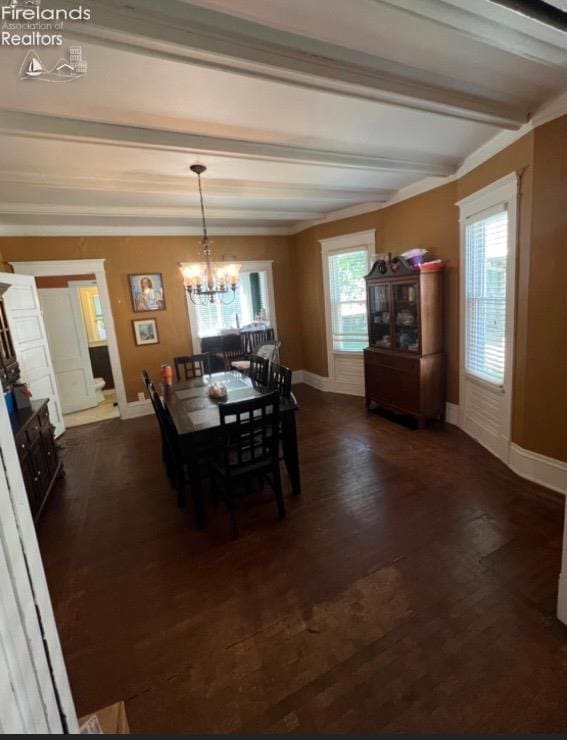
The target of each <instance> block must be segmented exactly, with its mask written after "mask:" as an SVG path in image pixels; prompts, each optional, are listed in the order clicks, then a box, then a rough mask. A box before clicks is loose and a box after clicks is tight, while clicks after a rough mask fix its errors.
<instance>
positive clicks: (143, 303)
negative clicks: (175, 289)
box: [130, 272, 165, 312]
mask: <svg viewBox="0 0 567 740" xmlns="http://www.w3.org/2000/svg"><path fill="white" fill-rule="evenodd" d="M130 291H131V293H132V303H133V305H134V311H136V312H139V311H163V309H164V308H165V299H164V295H163V283H162V277H161V273H159V272H156V273H149V274H147V275H130Z"/></svg>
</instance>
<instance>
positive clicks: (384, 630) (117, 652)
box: [39, 386, 567, 732]
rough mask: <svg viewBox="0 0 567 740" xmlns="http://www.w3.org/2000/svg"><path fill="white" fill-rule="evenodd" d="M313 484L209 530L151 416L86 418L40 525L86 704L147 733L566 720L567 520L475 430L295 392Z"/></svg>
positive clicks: (68, 447) (475, 727) (517, 727)
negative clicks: (566, 557)
mask: <svg viewBox="0 0 567 740" xmlns="http://www.w3.org/2000/svg"><path fill="white" fill-rule="evenodd" d="M296 391H297V396H298V399H299V401H300V404H301V411H300V412H299V416H298V430H299V436H300V459H301V470H302V487H303V495H302V496H301V497H300V498H299V499H293V498H292V497H291V495H290V494H289V482H288V481H287V478H285V477H284V484H285V486H286V500H287V504H288V518H287V519H286V520H285V521H284V522H278V521H277V519H276V510H275V505H274V503H273V501H272V499H271V496H270V495H269V494H268V492H266V493H265V494H264V493H261V492H260V493H257V494H254V495H253V496H252V498H250V499H247V500H246V501H244V502H243V503H242V505H241V507H240V510H239V513H238V516H239V522H240V525H241V530H242V535H241V537H240V539H239V540H236V541H234V540H232V539H231V536H230V527H229V521H228V516H227V515H226V512H225V511H224V510H223V509H222V508H219V509H218V510H216V511H214V512H213V513H212V521H211V522H210V525H209V527H208V529H207V530H206V531H197V530H196V529H195V528H194V526H193V522H192V517H191V513H190V512H189V511H185V512H182V511H180V510H178V509H177V508H176V506H175V497H174V494H173V492H172V491H171V489H170V488H169V487H168V485H167V483H166V480H165V476H164V472H163V467H162V464H161V456H160V445H159V434H158V429H157V424H156V422H155V420H154V418H153V417H144V418H141V419H136V420H133V421H129V422H121V421H119V420H112V421H107V422H102V423H99V424H95V425H90V426H84V427H78V428H75V429H72V430H69V431H68V432H66V434H65V435H64V437H63V439H62V442H63V443H64V446H65V453H64V459H65V466H66V470H67V478H66V480H65V481H64V482H63V484H62V485H61V486H60V487H59V488H58V489H57V490H56V491H54V495H53V496H52V499H51V501H50V504H49V506H48V508H47V510H46V511H45V515H44V517H43V521H42V522H41V525H40V532H39V534H40V544H41V549H42V552H43V556H44V560H45V565H46V570H47V576H48V581H49V586H50V591H51V594H52V598H53V601H54V605H55V611H56V618H57V622H58V625H59V629H60V634H61V640H62V644H63V650H64V653H65V657H66V660H67V666H68V670H69V675H70V680H71V687H72V690H73V695H74V697H75V701H76V705H77V710H78V712H79V715H83V714H85V713H86V712H89V711H91V710H94V709H96V708H98V707H102V706H106V705H108V704H110V703H112V702H114V701H118V700H120V699H124V700H125V701H126V709H127V713H128V719H129V721H130V725H131V728H132V731H133V732H136V731H137V732H160V731H161V732H199V731H200V732H205V731H208V732H230V731H247V732H260V731H270V732H301V731H303V732H323V731H327V732H345V731H357V732H367V731H377V732H401V731H423V732H425V731H427V732H448V731H451V732H517V731H523V732H565V731H567V699H566V696H565V686H567V628H565V627H563V626H562V625H561V624H560V623H559V622H558V621H557V620H556V618H555V604H556V591H557V578H558V574H559V568H560V555H561V533H562V526H563V513H562V509H561V507H560V506H559V504H558V503H557V502H556V501H555V500H554V497H552V496H548V494H547V493H546V492H545V491H544V490H543V489H541V488H539V487H538V486H536V485H533V484H531V483H528V482H527V481H524V480H522V479H520V478H518V477H517V476H515V475H514V474H513V473H512V472H511V471H509V470H508V469H507V468H506V467H505V466H504V465H502V464H501V463H500V462H499V461H498V460H496V459H495V458H493V457H492V456H491V455H490V454H488V453H487V452H486V451H485V450H484V449H483V448H481V447H480V446H479V445H477V444H476V443H475V442H474V441H473V440H471V439H470V438H468V437H467V436H466V435H464V434H463V433H462V432H460V431H459V430H457V429H456V428H454V427H451V426H448V425H446V426H443V425H437V426H434V427H432V428H430V429H428V430H425V431H411V430H409V429H406V428H404V427H403V426H400V425H399V424H396V423H394V422H392V421H389V420H387V419H384V418H382V417H380V416H378V415H374V414H367V413H366V412H365V411H364V409H363V402H362V400H361V399H358V398H352V397H347V396H337V395H331V394H323V393H320V392H318V391H316V390H314V389H311V388H309V387H307V386H296Z"/></svg>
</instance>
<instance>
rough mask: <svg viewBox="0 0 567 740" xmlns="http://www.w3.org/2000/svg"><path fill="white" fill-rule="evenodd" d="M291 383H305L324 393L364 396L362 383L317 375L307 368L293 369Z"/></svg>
mask: <svg viewBox="0 0 567 740" xmlns="http://www.w3.org/2000/svg"><path fill="white" fill-rule="evenodd" d="M292 382H293V383H305V384H306V385H310V386H312V387H313V388H317V390H319V391H323V392H324V393H342V394H344V395H347V396H364V385H360V384H357V383H341V382H339V381H336V380H333V379H332V378H328V377H324V376H323V375H317V374H316V373H312V372H310V371H309V370H295V371H294V373H293V380H292Z"/></svg>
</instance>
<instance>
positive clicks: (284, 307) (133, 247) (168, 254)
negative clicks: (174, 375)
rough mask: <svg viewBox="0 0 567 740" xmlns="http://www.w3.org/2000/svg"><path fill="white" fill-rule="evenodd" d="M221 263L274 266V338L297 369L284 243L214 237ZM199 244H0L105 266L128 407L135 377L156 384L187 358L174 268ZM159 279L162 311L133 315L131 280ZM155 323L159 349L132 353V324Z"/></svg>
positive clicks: (13, 257) (19, 254)
mask: <svg viewBox="0 0 567 740" xmlns="http://www.w3.org/2000/svg"><path fill="white" fill-rule="evenodd" d="M213 248H214V249H215V250H216V255H217V257H218V258H219V259H220V258H221V257H222V256H223V255H224V256H225V257H226V259H234V260H273V261H274V264H273V274H274V291H275V301H276V313H277V321H278V331H279V335H280V338H281V340H282V350H281V356H282V362H284V363H286V364H287V365H289V366H290V367H291V368H293V369H299V368H301V366H302V358H301V341H300V337H299V335H298V323H297V314H296V311H297V304H296V302H295V301H294V299H293V294H292V292H291V291H290V285H292V284H293V278H294V270H293V265H292V259H291V258H292V251H291V249H290V248H289V243H288V239H287V237H283V236H281V237H280V236H252V237H249V236H246V237H244V236H243V237H236V236H235V237H218V238H217V239H216V240H215V244H214V247H213ZM199 252H200V247H199V244H198V239H197V237H14V238H12V237H5V238H3V239H2V256H3V258H4V260H6V261H7V262H14V261H17V260H21V261H24V260H45V259H52V260H55V259H57V260H63V259H95V258H98V259H100V258H104V259H106V263H105V268H106V275H107V280H108V289H109V293H110V300H111V303H112V312H113V315H114V324H115V327H116V334H117V338H118V347H119V351H120V360H121V363H122V372H123V374H124V382H125V385H126V393H127V397H128V400H129V401H135V400H137V395H138V392H139V391H142V390H143V385H142V381H141V379H140V373H141V371H142V369H143V368H147V369H148V370H149V371H150V373H151V374H153V375H154V376H157V375H158V373H159V368H160V365H161V364H162V363H163V362H171V360H172V357H173V356H174V355H177V354H185V353H187V352H188V351H191V348H192V345H191V336H190V330H189V319H188V316H187V307H186V304H185V293H184V288H183V282H182V279H181V273H180V272H179V268H178V266H177V264H178V262H182V261H192V260H196V259H198V257H199ZM138 272H139V273H141V272H161V273H162V274H163V281H164V291H165V299H166V305H167V308H166V309H165V310H164V311H156V312H152V313H134V312H133V310H132V301H131V299H130V291H129V285H128V275H129V273H138ZM148 316H152V317H155V318H156V319H157V324H158V331H159V338H160V343H159V344H157V345H148V346H144V347H137V346H136V345H135V344H134V334H133V331H132V320H133V319H139V318H144V317H148Z"/></svg>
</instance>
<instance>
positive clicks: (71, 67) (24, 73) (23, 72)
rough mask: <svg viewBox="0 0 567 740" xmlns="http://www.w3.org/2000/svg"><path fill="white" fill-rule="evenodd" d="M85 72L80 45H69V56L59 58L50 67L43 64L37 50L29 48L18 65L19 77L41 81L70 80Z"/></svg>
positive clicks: (85, 66) (81, 75)
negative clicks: (19, 65) (20, 64)
mask: <svg viewBox="0 0 567 740" xmlns="http://www.w3.org/2000/svg"><path fill="white" fill-rule="evenodd" d="M86 72H87V63H86V61H85V60H84V59H83V58H82V52H81V47H80V46H71V48H70V49H69V58H68V59H64V58H61V59H59V60H58V61H57V62H56V63H55V64H54V65H53V67H52V68H51V69H48V68H47V67H46V66H45V65H44V64H43V62H42V61H41V59H40V57H39V54H38V53H37V51H35V50H34V49H30V50H29V51H28V53H27V54H26V56H25V58H24V61H23V62H22V66H21V67H20V78H21V79H22V80H41V81H42V82H70V81H71V80H76V79H78V78H79V77H84V75H85V74H86Z"/></svg>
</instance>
